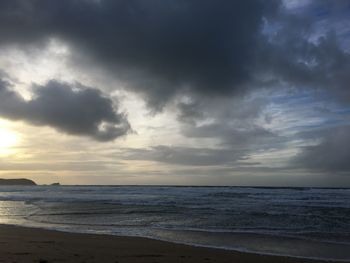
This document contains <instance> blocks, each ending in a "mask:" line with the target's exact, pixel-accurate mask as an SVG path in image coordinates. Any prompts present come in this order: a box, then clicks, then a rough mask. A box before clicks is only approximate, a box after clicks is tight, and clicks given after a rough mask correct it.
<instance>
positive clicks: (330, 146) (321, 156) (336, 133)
mask: <svg viewBox="0 0 350 263" xmlns="http://www.w3.org/2000/svg"><path fill="white" fill-rule="evenodd" d="M307 136H309V135H307ZM314 136H315V137H316V138H317V137H319V136H321V138H320V139H321V142H320V143H319V144H317V145H315V146H306V147H303V148H302V149H301V152H300V153H299V154H298V155H297V156H296V157H295V158H294V159H293V160H292V161H291V163H292V165H294V166H296V167H300V168H307V169H311V170H316V171H321V172H326V173H331V174H332V173H336V172H342V173H346V174H350V162H349V160H350V147H349V141H350V126H342V127H335V128H331V129H328V130H326V131H323V132H321V133H320V134H316V135H314Z"/></svg>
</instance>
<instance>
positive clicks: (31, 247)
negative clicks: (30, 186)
mask: <svg viewBox="0 0 350 263" xmlns="http://www.w3.org/2000/svg"><path fill="white" fill-rule="evenodd" d="M0 244H1V246H0V262H114V263H116V262H118V263H122V262H125V263H129V262H158V263H162V262H193V263H197V262H247V263H253V262H263V263H264V262H266V263H267V262H269V263H280V262H281V263H282V262H286V263H294V262H300V263H304V262H305V263H312V262H314V263H315V262H320V263H321V262H323V263H324V262H346V261H335V260H322V259H308V258H299V257H289V256H279V255H267V254H256V253H253V252H242V251H236V250H227V249H221V248H209V247H203V246H195V245H190V244H180V243H174V242H169V241H162V240H157V239H151V238H144V237H128V236H116V235H107V234H88V233H71V232H64V231H59V230H47V229H41V228H30V227H23V226H14V225H4V224H0ZM348 262H350V261H348Z"/></svg>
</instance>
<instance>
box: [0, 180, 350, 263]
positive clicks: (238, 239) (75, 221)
mask: <svg viewBox="0 0 350 263" xmlns="http://www.w3.org/2000/svg"><path fill="white" fill-rule="evenodd" d="M0 223H6V224H20V225H25V226H32V227H43V228H51V229H59V230H64V231H71V232H89V233H106V234H117V235H132V236H144V237H151V238H157V239H162V240H169V241H174V242H180V243H189V244H195V245H202V246H210V247H221V248H227V249H238V250H243V251H252V252H257V253H267V254H279V255H291V256H301V257H313V258H327V259H330V258H331V259H341V260H350V189H319V188H249V187H151V186H145V187H142V186H104V187H100V186H59V187H52V186H34V187H0Z"/></svg>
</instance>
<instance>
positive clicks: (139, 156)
mask: <svg viewBox="0 0 350 263" xmlns="http://www.w3.org/2000/svg"><path fill="white" fill-rule="evenodd" d="M123 155H124V156H123V158H124V159H126V160H149V161H156V162H162V163H169V164H176V165H191V166H213V165H233V164H234V163H236V162H237V161H239V160H242V159H244V155H245V152H242V151H234V150H228V149H211V148H193V147H175V146H164V145H160V146H155V147H151V148H149V149H127V150H126V151H125V152H124V154H123Z"/></svg>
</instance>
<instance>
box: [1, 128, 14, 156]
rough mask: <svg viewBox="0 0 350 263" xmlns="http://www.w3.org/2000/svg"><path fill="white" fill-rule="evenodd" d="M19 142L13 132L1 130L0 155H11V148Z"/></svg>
mask: <svg viewBox="0 0 350 263" xmlns="http://www.w3.org/2000/svg"><path fill="white" fill-rule="evenodd" d="M17 142H18V136H17V135H16V133H14V132H13V131H10V130H7V129H4V128H0V154H1V155H4V154H9V153H11V152H12V151H11V148H12V147H13V146H15V145H16V144H17Z"/></svg>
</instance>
